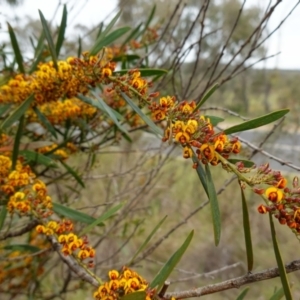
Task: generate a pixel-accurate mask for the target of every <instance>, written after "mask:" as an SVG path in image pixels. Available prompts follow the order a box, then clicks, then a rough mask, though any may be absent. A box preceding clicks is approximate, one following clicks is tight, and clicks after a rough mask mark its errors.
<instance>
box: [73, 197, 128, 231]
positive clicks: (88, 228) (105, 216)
mask: <svg viewBox="0 0 300 300" xmlns="http://www.w3.org/2000/svg"><path fill="white" fill-rule="evenodd" d="M123 205H124V203H120V204H118V205H116V206H114V207H112V208H110V209H109V210H108V211H106V212H105V213H104V214H103V215H102V216H100V217H99V218H98V219H96V221H95V222H93V223H91V224H90V225H88V226H86V227H85V228H83V229H82V230H81V232H80V234H79V236H83V235H85V234H87V233H89V232H90V231H91V230H92V229H93V228H94V227H96V226H97V225H99V224H103V222H104V221H106V220H107V219H108V218H110V217H111V216H112V215H113V214H115V213H116V212H117V211H118V210H119V209H120V208H121V207H122V206H123Z"/></svg>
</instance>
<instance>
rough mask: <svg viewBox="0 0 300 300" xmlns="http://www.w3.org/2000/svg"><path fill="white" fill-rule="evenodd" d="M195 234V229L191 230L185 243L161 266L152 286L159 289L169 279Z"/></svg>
mask: <svg viewBox="0 0 300 300" xmlns="http://www.w3.org/2000/svg"><path fill="white" fill-rule="evenodd" d="M193 235H194V230H192V231H191V233H190V234H189V235H188V237H187V238H186V240H185V241H184V243H183V244H182V245H181V246H180V248H179V249H178V250H177V251H176V252H175V253H174V254H173V255H172V256H171V257H170V258H169V259H168V261H167V262H166V264H165V265H164V266H163V267H162V268H161V270H160V271H159V272H158V274H157V275H156V276H155V278H154V279H153V281H152V282H151V283H150V285H149V287H150V288H155V287H157V290H158V291H159V290H160V289H161V287H162V286H163V284H164V282H165V281H166V280H167V279H168V277H169V275H170V274H171V272H172V271H173V270H174V268H175V267H176V265H177V264H178V262H179V261H180V259H181V257H182V255H183V254H184V252H185V251H186V249H187V248H188V246H189V244H190V242H191V240H192V238H193Z"/></svg>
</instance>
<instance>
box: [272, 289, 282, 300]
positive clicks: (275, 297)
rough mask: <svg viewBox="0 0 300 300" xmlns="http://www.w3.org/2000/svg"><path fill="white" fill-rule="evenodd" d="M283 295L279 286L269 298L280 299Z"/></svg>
mask: <svg viewBox="0 0 300 300" xmlns="http://www.w3.org/2000/svg"><path fill="white" fill-rule="evenodd" d="M283 297H284V291H283V288H282V287H281V288H280V289H279V290H278V291H276V292H275V293H274V294H273V295H272V296H271V298H270V300H280V299H282V298H283Z"/></svg>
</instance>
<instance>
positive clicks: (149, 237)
mask: <svg viewBox="0 0 300 300" xmlns="http://www.w3.org/2000/svg"><path fill="white" fill-rule="evenodd" d="M166 218H167V216H165V217H164V218H163V219H162V220H160V221H159V223H158V224H157V225H156V226H155V227H154V229H153V230H152V231H151V233H150V234H149V235H148V236H147V238H146V239H145V241H144V242H143V243H142V245H141V246H140V248H139V249H138V250H137V251H136V253H135V254H134V255H133V257H132V259H131V260H130V262H129V263H128V265H131V264H132V263H133V262H134V260H135V258H136V257H137V256H138V255H139V254H140V253H141V252H142V251H143V250H144V249H145V247H146V246H147V245H148V243H149V241H150V240H151V239H152V237H153V236H154V234H155V233H156V231H157V230H158V229H159V228H160V226H161V225H162V223H163V222H164V221H165V219H166Z"/></svg>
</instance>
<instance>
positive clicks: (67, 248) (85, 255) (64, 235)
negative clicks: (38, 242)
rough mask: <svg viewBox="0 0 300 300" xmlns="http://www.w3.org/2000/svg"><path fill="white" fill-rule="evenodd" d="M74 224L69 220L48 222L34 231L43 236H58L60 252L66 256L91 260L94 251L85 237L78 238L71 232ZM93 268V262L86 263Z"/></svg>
mask: <svg viewBox="0 0 300 300" xmlns="http://www.w3.org/2000/svg"><path fill="white" fill-rule="evenodd" d="M73 228H74V224H73V223H72V222H71V221H70V220H62V221H59V222H56V221H49V222H48V223H47V224H45V225H38V226H37V227H36V231H37V232H38V233H43V234H45V235H58V242H59V243H60V244H61V245H62V249H61V252H62V253H63V254H64V255H65V256H67V255H76V257H77V258H79V259H80V260H85V259H93V258H94V257H95V249H94V248H92V247H91V246H89V245H88V240H87V237H83V238H79V237H78V236H77V235H76V234H74V233H73V232H72V231H73ZM88 265H89V267H92V266H93V260H90V261H89V262H88Z"/></svg>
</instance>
